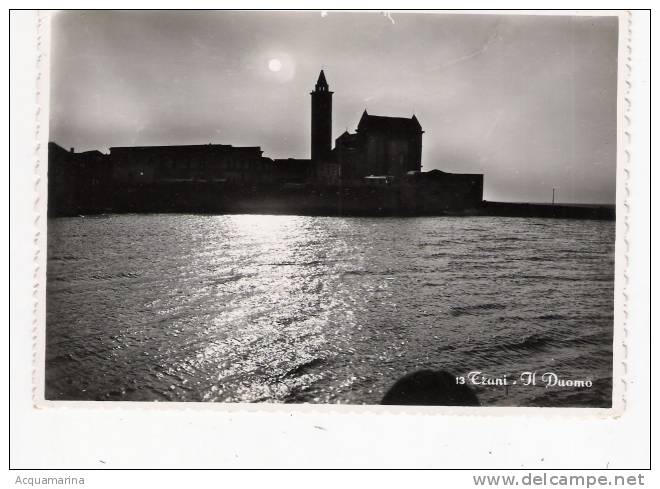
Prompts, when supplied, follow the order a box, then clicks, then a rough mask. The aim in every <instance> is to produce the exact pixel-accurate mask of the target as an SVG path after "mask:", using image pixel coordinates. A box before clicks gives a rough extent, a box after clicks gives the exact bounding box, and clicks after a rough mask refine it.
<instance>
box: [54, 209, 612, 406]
mask: <svg viewBox="0 0 660 489" xmlns="http://www.w3.org/2000/svg"><path fill="white" fill-rule="evenodd" d="M48 238H49V251H48V253H49V255H48V259H49V261H48V285H47V300H48V303H47V365H48V368H47V381H46V387H47V396H48V397H50V398H63V399H127V400H193V401H201V400H209V401H211V400H213V401H271V402H353V403H377V402H378V401H379V400H380V398H381V397H382V395H383V394H384V392H386V391H387V389H388V387H390V386H391V385H392V384H393V382H394V381H395V380H396V379H397V378H399V377H400V376H402V375H403V374H405V373H408V372H410V371H412V370H416V369H420V368H429V369H433V370H449V371H452V372H460V371H466V370H468V369H472V368H479V369H483V370H489V371H492V372H493V374H498V373H504V371H509V372H510V371H512V370H513V369H542V368H546V367H549V366H551V367H552V368H553V369H555V370H559V371H561V372H563V373H565V374H566V375H576V376H581V377H584V376H592V378H594V380H595V385H596V387H595V388H594V389H592V390H591V391H589V392H586V393H578V394H576V393H575V392H573V391H570V390H557V391H554V392H552V393H547V392H545V391H542V390H535V389H512V390H510V391H509V392H508V393H507V394H506V395H505V393H504V392H501V391H500V390H497V389H490V390H484V391H483V392H481V393H480V398H481V400H482V404H510V405H534V404H544V403H555V404H556V403H564V404H570V405H585V404H590V405H602V404H603V403H606V402H608V400H609V392H610V388H611V360H612V358H611V340H612V293H613V251H614V226H613V223H609V222H589V221H560V220H542V219H538V220H525V219H506V218H462V219H455V218H454V219H452V218H446V219H442V218H419V219H362V218H322V217H295V216H254V215H251V216H182V215H152V216H135V215H134V216H130V215H124V216H107V217H106V218H104V219H82V218H71V219H68V218H67V219H53V220H51V221H49V236H48Z"/></svg>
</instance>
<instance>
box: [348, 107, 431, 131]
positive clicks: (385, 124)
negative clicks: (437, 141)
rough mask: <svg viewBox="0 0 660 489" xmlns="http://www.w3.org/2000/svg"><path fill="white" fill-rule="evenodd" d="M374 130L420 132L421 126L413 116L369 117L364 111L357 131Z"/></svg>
mask: <svg viewBox="0 0 660 489" xmlns="http://www.w3.org/2000/svg"><path fill="white" fill-rule="evenodd" d="M369 129H374V130H377V131H385V132H422V126H421V124H420V123H419V121H418V120H417V117H415V116H414V115H413V116H412V117H411V118H410V119H409V118H407V117H386V116H380V115H369V114H367V111H366V110H365V111H364V112H363V113H362V117H361V118H360V122H359V123H358V131H363V130H369Z"/></svg>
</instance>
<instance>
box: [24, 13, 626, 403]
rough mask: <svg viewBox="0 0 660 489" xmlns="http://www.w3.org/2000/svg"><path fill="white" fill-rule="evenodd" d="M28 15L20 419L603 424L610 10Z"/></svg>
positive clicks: (618, 157) (609, 334) (615, 94)
mask: <svg viewBox="0 0 660 489" xmlns="http://www.w3.org/2000/svg"><path fill="white" fill-rule="evenodd" d="M42 20H43V24H44V28H46V29H47V31H48V39H47V40H48V41H49V42H48V43H44V60H43V61H44V63H45V65H47V69H48V73H47V75H48V76H47V77H45V78H44V79H43V82H44V83H47V86H45V87H42V92H44V93H45V94H46V100H47V102H48V104H47V106H45V107H47V109H48V110H47V113H46V114H45V117H47V126H46V127H47V131H46V130H45V128H44V130H43V131H42V133H41V138H42V141H43V147H42V154H43V155H44V159H43V160H42V161H43V163H44V164H42V165H41V167H40V168H41V171H42V172H43V180H42V185H41V188H40V191H41V192H42V193H41V195H42V196H43V199H42V201H41V204H40V205H41V215H42V216H43V219H41V221H40V225H42V226H43V228H42V229H43V233H42V234H41V235H40V237H39V240H40V242H41V243H42V245H43V253H42V255H41V256H40V258H39V259H40V260H42V265H43V266H42V267H40V269H39V273H40V275H39V278H40V280H39V281H38V283H39V292H38V296H39V297H40V298H41V302H40V303H39V305H38V307H37V314H38V318H39V320H38V321H37V331H38V334H37V337H38V340H37V343H36V347H35V348H36V350H35V355H36V364H35V365H36V368H35V377H34V381H35V387H36V391H35V396H36V399H35V403H36V404H37V405H39V406H42V407H46V408H47V407H52V406H59V405H62V404H63V403H64V404H66V403H68V402H71V401H78V402H80V401H85V402H87V403H90V404H92V403H94V402H95V401H103V404H104V405H105V406H107V405H110V404H112V403H116V402H124V403H127V402H131V401H162V402H186V403H188V404H189V407H193V406H194V403H207V404H216V405H223V406H225V407H227V408H229V409H232V407H233V408H240V409H246V408H248V406H249V405H250V404H252V403H257V404H258V405H259V407H260V409H266V408H268V409H270V408H272V409H277V408H278V406H280V407H281V405H283V404H294V405H306V408H308V409H309V408H310V406H309V405H314V406H313V408H314V409H323V405H333V409H334V410H341V409H342V408H341V406H338V405H345V404H349V405H352V406H351V409H355V408H356V407H355V405H361V406H362V408H364V406H367V407H368V408H369V409H379V410H387V409H390V410H393V412H406V410H410V412H439V413H442V412H461V410H462V409H465V410H467V412H471V413H475V412H482V411H481V410H484V412H491V413H492V410H488V408H493V407H506V408H536V407H545V408H592V409H579V410H572V411H580V412H582V413H594V412H596V413H598V414H600V415H608V413H609V414H612V415H614V414H617V413H619V414H620V413H621V410H622V406H623V391H622V388H623V387H622V378H621V375H622V371H621V362H622V360H623V357H622V355H623V349H622V338H623V336H622V335H623V327H624V325H623V316H622V306H623V300H624V297H623V294H622V292H621V290H622V289H621V287H622V282H621V281H622V277H623V275H622V274H623V266H624V262H623V255H622V253H623V249H622V239H623V235H622V233H623V232H624V228H623V226H622V219H623V216H624V212H625V207H624V205H623V204H624V199H625V192H624V191H623V188H624V187H623V185H624V182H623V181H622V175H623V165H624V159H623V158H622V155H623V151H624V147H623V145H624V139H623V129H622V120H623V107H624V105H623V102H622V100H623V95H622V93H623V92H622V90H623V88H624V87H623V83H622V80H623V76H624V75H623V65H622V63H621V59H622V56H623V46H624V42H625V39H626V36H627V34H626V29H627V27H626V15H625V14H623V13H617V12H609V13H608V12H605V13H602V12H601V13H575V14H573V15H569V14H565V13H561V14H559V13H558V14H543V15H540V14H529V13H528V14H525V13H516V14H509V13H495V14H493V13H490V14H478V13H476V14H475V13H471V14H454V13H439V12H395V13H386V14H383V13H380V12H332V11H330V12H318V11H315V12H263V11H257V12H255V11H245V12H239V11H212V12H208V11H176V12H172V11H63V12H56V13H50V14H44V17H43V19H42ZM46 24H47V25H46ZM46 48H47V49H46ZM67 405H68V404H67ZM378 405H386V406H387V407H380V408H376V407H375V406H378ZM397 406H399V407H397ZM401 406H405V407H401ZM428 406H433V408H429V407H428ZM302 407H303V406H301V408H302ZM594 408H595V409H594ZM145 409H147V407H145ZM287 409H290V408H287ZM420 410H421V411H420ZM475 410H476V411H475Z"/></svg>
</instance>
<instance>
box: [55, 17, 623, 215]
mask: <svg viewBox="0 0 660 489" xmlns="http://www.w3.org/2000/svg"><path fill="white" fill-rule="evenodd" d="M392 20H393V21H392ZM52 32H53V39H52V49H53V51H52V58H51V65H52V74H51V127H50V140H51V141H55V142H57V143H58V144H60V145H62V146H64V147H67V148H68V147H75V148H76V150H80V151H83V150H88V149H100V150H102V151H104V152H105V151H107V148H109V147H111V146H130V145H158V144H204V143H210V142H213V143H223V144H233V145H236V146H240V145H250V146H261V147H262V149H263V150H264V155H265V156H269V157H273V158H283V157H296V158H308V157H309V154H310V96H309V92H310V91H311V90H312V89H313V88H314V83H315V81H316V78H317V77H318V73H319V70H320V69H321V68H322V67H323V68H324V69H325V72H326V77H327V79H328V83H329V85H330V89H331V90H333V91H334V92H335V94H334V99H333V104H334V105H333V109H334V110H333V139H334V138H336V137H337V136H339V134H341V133H342V132H343V131H344V130H345V129H347V128H348V129H349V130H350V131H354V130H355V127H356V125H357V122H358V120H359V118H360V115H361V114H362V111H363V110H364V109H365V108H367V110H368V112H369V113H370V114H375V115H390V116H400V117H410V116H411V115H412V114H413V111H414V113H415V114H416V115H417V118H418V119H419V121H420V123H421V124H422V127H423V129H424V131H425V134H424V139H423V151H422V165H423V170H431V169H433V168H439V169H442V170H445V171H452V172H465V173H484V174H485V183H484V185H485V188H484V198H486V199H488V200H508V201H534V202H543V201H549V200H550V199H551V197H552V187H557V195H558V200H559V201H562V202H592V203H613V202H614V198H615V167H616V73H617V36H618V29H617V19H616V18H615V17H560V16H536V15H533V16H504V15H438V14H433V13H431V14H403V13H393V14H392V19H389V18H387V17H386V16H384V15H382V14H380V13H378V12H371V13H333V12H329V13H327V15H322V14H321V13H320V12H313V13H312V12H309V13H293V12H280V13H277V12H273V13H264V12H198V11H193V12H62V13H58V14H56V16H55V17H54V19H53V28H52ZM269 65H270V66H269ZM271 68H272V69H274V70H277V69H279V71H272V69H271Z"/></svg>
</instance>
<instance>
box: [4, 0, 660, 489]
mask: <svg viewBox="0 0 660 489" xmlns="http://www.w3.org/2000/svg"><path fill="white" fill-rule="evenodd" d="M66 3H68V4H69V5H66V6H74V7H77V8H85V7H86V5H85V4H82V3H80V2H66ZM251 3H253V2H251ZM344 3H347V2H344ZM557 3H558V5H556V4H557ZM562 3H565V4H568V5H561V4H562ZM604 3H605V4H607V2H604ZM299 5H300V6H301V7H302V6H303V4H302V3H299ZM58 6H59V7H63V6H65V5H58ZM136 6H138V5H137V4H136V3H135V2H130V4H129V2H114V3H112V4H109V5H106V7H110V8H121V7H131V8H133V7H136ZM140 6H142V5H140ZM144 6H145V7H151V8H162V7H165V6H169V5H165V4H164V3H162V2H161V3H159V4H158V5H144ZM186 6H187V7H192V6H194V7H207V8H210V7H219V6H220V5H219V4H217V3H213V4H211V3H209V2H195V5H193V4H192V3H188V4H187V5H186ZM261 6H262V7H263V2H262V5H261ZM279 6H281V5H279ZM324 6H326V7H330V6H332V7H334V8H340V7H342V6H344V7H345V8H348V7H355V4H351V5H341V3H340V2H334V4H333V5H324ZM415 6H417V5H415ZM419 6H420V7H423V6H424V5H422V4H420V5H419ZM460 6H461V7H465V2H463V3H462V4H461V5H460ZM476 6H479V5H476ZM513 6H519V5H513ZM553 6H560V7H566V6H570V7H575V6H576V4H575V2H555V4H553ZM602 6H607V5H591V3H590V4H588V5H585V7H588V8H595V7H602ZM365 7H367V5H365ZM372 7H380V8H383V7H386V5H384V3H381V4H380V5H372ZM615 7H621V5H615ZM241 8H245V4H242V5H241ZM11 18H12V19H11V64H10V65H9V68H10V74H11V82H10V83H11V87H10V88H11V98H10V108H11V118H10V126H9V128H8V129H9V130H8V131H7V130H6V129H7V128H5V131H3V132H2V134H3V135H4V134H7V133H9V134H10V143H11V152H10V158H9V167H10V199H9V200H10V212H9V216H10V227H9V229H10V240H9V241H10V250H9V251H10V272H11V277H10V281H9V294H6V293H3V294H2V301H3V305H5V306H10V307H11V310H10V312H11V317H10V321H9V324H8V328H7V329H5V332H6V331H7V330H8V329H9V328H10V329H11V344H7V343H5V344H4V346H5V348H4V351H5V354H6V355H9V348H11V362H10V368H11V377H9V380H10V385H9V386H7V385H2V386H1V389H2V392H3V393H6V392H8V391H9V392H10V395H11V402H10V403H3V407H4V406H6V405H7V404H9V406H10V414H11V421H10V426H9V428H10V444H9V449H10V455H11V467H12V468H13V469H25V470H18V471H14V472H11V473H6V475H5V477H6V480H7V481H8V483H9V484H12V485H13V483H14V481H15V479H16V475H17V474H18V475H22V476H28V475H33V476H45V475H48V473H46V472H37V471H31V470H28V469H36V468H49V469H58V468H64V469H85V468H102V469H105V468H229V467H233V468H268V467H270V468H286V467H292V468H299V467H306V468H325V467H327V468H351V467H355V468H365V467H368V468H409V467H419V468H426V467H429V468H431V467H432V468H507V469H515V468H522V469H532V468H533V469H545V468H598V469H605V468H615V469H644V468H647V467H649V464H650V451H649V443H650V436H649V433H650V431H649V401H650V392H649V387H650V377H649V376H650V371H649V368H650V357H649V349H650V338H649V330H650V316H649V313H650V310H649V305H650V297H649V272H648V271H649V252H650V250H649V246H650V243H649V234H650V228H649V225H650V196H649V190H650V185H649V182H650V161H649V157H650V156H649V133H648V131H649V92H648V89H649V14H648V12H636V13H634V15H633V23H632V51H631V55H632V59H633V63H632V66H633V70H632V72H631V77H630V81H631V84H632V86H631V89H632V91H631V97H630V98H631V111H630V117H631V126H630V132H631V134H632V138H631V145H630V151H631V165H630V168H631V171H630V183H629V187H630V191H631V194H630V197H629V203H630V210H631V212H630V243H629V244H630V252H629V268H628V276H629V280H630V281H629V285H628V295H629V297H628V300H629V302H628V311H629V317H628V321H627V324H628V338H627V341H626V343H627V345H628V352H627V362H628V369H627V375H626V376H627V378H628V379H629V383H628V391H627V395H626V398H627V407H626V410H625V413H624V414H623V415H622V416H621V417H620V418H618V419H591V420H587V419H583V418H577V417H569V416H562V415H561V414H557V413H555V414H554V415H543V414H541V415H531V416H524V417H523V416H504V417H484V416H469V417H467V416H407V415H387V414H379V415H375V416H374V415H366V414H339V415H338V414H328V413H327V412H325V411H319V412H318V413H314V414H310V413H305V414H296V413H294V412H293V411H292V412H291V413H286V414H283V413H231V414H226V413H219V412H216V411H214V410H212V409H201V410H198V409H194V410H193V409H164V410H161V411H154V410H151V409H149V410H144V409H140V408H130V409H117V408H112V407H107V408H104V409H70V408H69V409H41V410H35V409H33V408H32V393H31V389H32V360H31V355H32V341H33V340H32V322H31V311H32V307H33V302H32V292H33V290H32V287H33V284H32V276H33V265H32V263H33V261H32V260H33V254H34V246H33V245H32V240H33V236H32V234H33V221H34V216H33V213H32V208H33V194H32V188H33V185H34V177H33V166H32V165H33V160H34V154H35V144H34V121H35V111H36V96H35V90H34V87H35V75H36V66H37V65H36V58H35V54H34V35H35V27H34V13H31V12H14V13H13V14H12V15H11ZM6 39H7V36H3V42H6ZM7 51H8V49H4V50H3V55H4V53H7ZM4 66H7V64H6V63H5V64H4ZM4 80H7V77H4ZM5 100H6V99H5ZM5 121H6V119H4V120H3V124H4V123H6V122H5ZM5 147H7V146H6V145H5ZM3 200H4V199H3ZM5 216H6V214H5V213H3V214H2V218H3V219H4V218H5ZM4 229H7V228H6V227H4ZM2 244H3V246H6V241H5V240H3V243H2ZM5 270H6V268H3V271H5ZM6 284H7V282H3V286H6ZM3 292H4V291H3ZM8 295H9V301H10V304H9V305H7V303H6V298H7V296H8ZM7 309H9V308H7ZM7 309H5V310H7ZM4 317H7V316H6V315H5V316H4ZM656 337H657V335H656ZM5 338H6V336H4V335H3V340H4V339H5ZM3 342H4V341H3ZM6 358H8V357H6ZM5 365H6V364H5ZM7 378H8V376H7V375H3V376H2V382H3V384H4V383H5V382H6V381H7V380H6V379H7ZM655 378H658V377H657V376H656V377H655ZM293 409H294V408H292V410H293ZM5 419H7V418H5ZM318 427H322V428H323V429H319V428H318ZM5 446H6V445H5ZM67 474H70V475H74V472H72V471H65V472H60V473H59V474H58V475H59V476H65V475H67ZM523 474H524V473H523ZM523 474H520V475H521V476H522V475H523ZM78 475H80V474H78ZM647 475H648V474H647ZM419 476H420V473H414V474H413V473H405V474H400V473H396V474H392V473H390V474H387V473H386V474H384V475H383V474H380V475H376V474H371V473H359V474H358V473H347V474H344V473H342V474H338V473H333V477H332V478H330V477H325V476H321V475H320V474H303V473H296V474H294V475H291V474H286V473H282V472H278V473H270V472H268V473H264V472H261V473H259V474H251V475H249V476H248V474H247V473H244V472H241V473H233V474H232V475H229V474H226V473H212V474H206V473H202V472H195V473H165V472H137V473H136V472H131V473H126V472H119V473H118V472H114V473H111V474H109V473H106V472H96V473H88V474H87V475H86V480H87V482H88V487H117V485H118V484H119V483H120V482H119V480H121V481H122V482H121V484H122V485H125V486H127V487H133V486H135V487H138V486H142V485H149V486H151V485H154V484H155V483H156V481H158V484H159V485H162V484H165V485H167V486H168V487H175V486H176V487H181V486H182V485H184V486H191V487H196V486H197V485H214V486H217V485H220V484H222V485H226V484H232V485H233V484H237V483H239V482H240V483H241V484H243V483H245V482H246V479H248V478H250V479H252V478H255V479H257V480H255V482H257V483H259V484H268V485H271V484H275V485H279V484H280V483H281V484H285V485H287V486H289V487H290V486H292V485H295V484H296V481H300V482H302V484H304V485H305V486H309V485H314V486H318V487H329V486H330V484H332V485H336V484H343V483H346V484H349V483H350V484H351V485H357V484H368V485H372V484H374V483H377V484H379V485H382V484H385V485H387V486H388V487H394V486H401V485H410V484H411V483H413V482H412V480H413V479H412V478H413V477H415V478H417V477H419ZM471 480H472V479H471V476H470V475H469V474H468V473H467V472H461V473H450V474H448V473H434V474H433V475H432V476H430V477H427V478H425V479H424V481H423V482H424V483H427V484H434V485H435V484H440V483H441V484H442V485H445V484H447V483H450V484H451V486H450V487H472V484H471ZM649 480H650V479H648V478H647V482H648V481H649ZM419 482H420V481H417V483H419ZM302 484H301V485H302ZM647 485H649V484H647Z"/></svg>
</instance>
